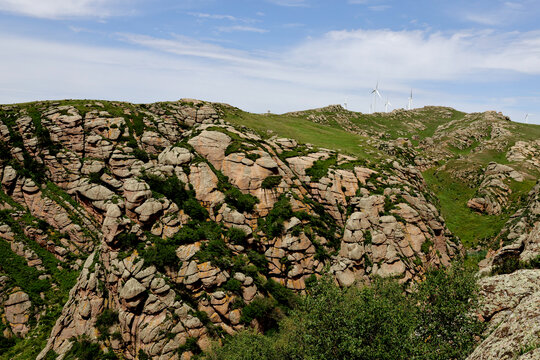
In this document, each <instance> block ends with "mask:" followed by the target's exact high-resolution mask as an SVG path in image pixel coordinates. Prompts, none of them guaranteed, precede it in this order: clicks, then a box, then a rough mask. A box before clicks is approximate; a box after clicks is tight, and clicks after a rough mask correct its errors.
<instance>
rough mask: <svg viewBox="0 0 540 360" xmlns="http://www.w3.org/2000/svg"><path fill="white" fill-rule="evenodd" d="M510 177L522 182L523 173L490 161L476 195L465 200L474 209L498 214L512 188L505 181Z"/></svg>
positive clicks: (503, 208)
mask: <svg viewBox="0 0 540 360" xmlns="http://www.w3.org/2000/svg"><path fill="white" fill-rule="evenodd" d="M510 179H512V180H515V181H518V182H522V181H523V180H524V179H523V175H522V174H521V173H519V172H518V171H516V170H514V169H513V168H511V167H510V166H506V165H501V164H497V163H494V162H492V163H490V164H489V165H488V166H487V168H486V169H485V171H484V176H483V179H482V183H481V184H480V186H479V188H478V191H477V193H476V197H475V198H473V199H471V200H469V201H468V202H467V206H468V207H469V208H471V209H473V210H475V211H478V212H481V213H486V214H489V215H498V214H500V213H501V212H502V211H503V210H505V209H506V208H507V207H508V201H509V197H510V194H511V193H512V190H510V187H509V186H508V185H507V182H508V181H509V180H510Z"/></svg>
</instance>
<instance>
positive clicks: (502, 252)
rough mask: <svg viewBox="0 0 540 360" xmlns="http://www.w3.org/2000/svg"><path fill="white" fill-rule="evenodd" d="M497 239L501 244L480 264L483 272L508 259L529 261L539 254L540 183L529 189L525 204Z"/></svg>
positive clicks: (489, 270)
mask: <svg viewBox="0 0 540 360" xmlns="http://www.w3.org/2000/svg"><path fill="white" fill-rule="evenodd" d="M497 239H498V240H499V241H500V243H501V245H502V246H501V248H500V249H499V250H497V251H496V252H495V253H492V254H489V255H488V258H487V259H486V260H485V261H483V262H482V263H481V264H480V265H481V266H482V267H483V269H482V272H483V273H489V272H491V270H493V268H494V267H496V266H501V265H502V264H504V263H505V261H508V260H509V259H516V260H517V261H522V262H529V261H531V260H532V259H534V258H536V257H537V256H539V255H540V183H537V184H536V186H535V187H534V188H533V189H532V190H531V191H530V193H529V195H528V199H527V204H526V206H525V207H524V208H522V209H520V210H518V211H517V212H516V213H515V214H514V215H512V217H511V218H510V219H509V220H508V222H507V223H506V225H505V226H504V228H503V229H502V230H501V232H500V234H499V236H498V237H497Z"/></svg>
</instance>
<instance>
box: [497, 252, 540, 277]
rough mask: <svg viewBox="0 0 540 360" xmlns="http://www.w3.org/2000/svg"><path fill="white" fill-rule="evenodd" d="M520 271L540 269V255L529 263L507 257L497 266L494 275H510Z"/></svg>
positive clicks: (513, 257)
mask: <svg viewBox="0 0 540 360" xmlns="http://www.w3.org/2000/svg"><path fill="white" fill-rule="evenodd" d="M519 269H540V255H537V256H536V257H534V258H532V259H531V260H529V261H521V260H519V258H518V257H515V256H509V257H506V258H504V260H503V261H502V262H501V263H499V264H495V266H494V267H493V270H492V275H500V274H510V273H513V272H514V271H516V270H519Z"/></svg>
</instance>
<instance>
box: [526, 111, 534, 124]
mask: <svg viewBox="0 0 540 360" xmlns="http://www.w3.org/2000/svg"><path fill="white" fill-rule="evenodd" d="M531 115H534V114H529V113H526V114H525V124H528V123H529V116H531Z"/></svg>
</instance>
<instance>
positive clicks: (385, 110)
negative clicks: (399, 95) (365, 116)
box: [384, 96, 392, 112]
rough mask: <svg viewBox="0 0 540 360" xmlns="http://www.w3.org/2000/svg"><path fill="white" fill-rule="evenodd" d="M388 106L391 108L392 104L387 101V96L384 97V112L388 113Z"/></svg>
mask: <svg viewBox="0 0 540 360" xmlns="http://www.w3.org/2000/svg"><path fill="white" fill-rule="evenodd" d="M388 106H392V104H391V103H390V101H389V100H388V96H387V97H386V103H385V104H384V112H388Z"/></svg>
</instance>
